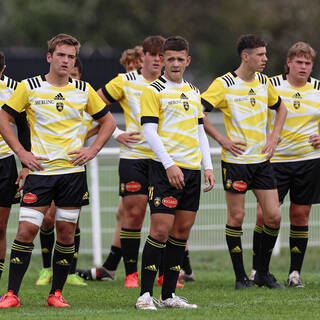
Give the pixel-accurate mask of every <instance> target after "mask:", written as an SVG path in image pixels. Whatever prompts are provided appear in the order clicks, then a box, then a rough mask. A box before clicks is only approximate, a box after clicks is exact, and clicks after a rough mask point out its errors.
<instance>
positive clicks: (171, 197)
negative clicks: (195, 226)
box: [149, 160, 201, 214]
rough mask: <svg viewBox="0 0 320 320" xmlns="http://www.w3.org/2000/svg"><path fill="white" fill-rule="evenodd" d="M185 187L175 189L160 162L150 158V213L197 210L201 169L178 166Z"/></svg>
mask: <svg viewBox="0 0 320 320" xmlns="http://www.w3.org/2000/svg"><path fill="white" fill-rule="evenodd" d="M180 169H181V170H182V172H183V174H184V183H185V187H184V188H183V189H182V190H177V189H176V188H175V187H173V186H171V184H170V183H169V180H168V177H167V173H166V170H165V169H164V167H163V165H162V163H160V162H157V161H152V160H151V165H150V171H149V178H150V187H149V206H150V211H151V213H169V214H175V213H176V210H187V211H194V212H196V211H198V209H199V201H200V188H201V171H200V170H191V169H184V168H180Z"/></svg>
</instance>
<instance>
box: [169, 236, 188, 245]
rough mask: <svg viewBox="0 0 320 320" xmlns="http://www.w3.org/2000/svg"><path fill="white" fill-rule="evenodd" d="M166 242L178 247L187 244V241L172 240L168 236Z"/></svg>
mask: <svg viewBox="0 0 320 320" xmlns="http://www.w3.org/2000/svg"><path fill="white" fill-rule="evenodd" d="M168 242H170V243H172V244H173V245H175V246H178V247H185V246H186V245H187V241H179V240H174V239H172V238H170V237H169V238H168Z"/></svg>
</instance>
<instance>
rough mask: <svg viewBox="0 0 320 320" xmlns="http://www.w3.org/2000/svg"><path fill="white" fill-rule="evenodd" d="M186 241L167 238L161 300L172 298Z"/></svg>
mask: <svg viewBox="0 0 320 320" xmlns="http://www.w3.org/2000/svg"><path fill="white" fill-rule="evenodd" d="M186 245H187V240H183V239H176V238H173V237H171V236H169V239H168V241H167V245H166V250H165V253H164V277H163V285H162V291H161V297H162V300H165V299H168V298H172V294H173V293H175V291H176V285H177V281H178V277H179V273H180V270H181V263H182V260H183V255H184V252H185V249H186Z"/></svg>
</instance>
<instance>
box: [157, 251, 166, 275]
mask: <svg viewBox="0 0 320 320" xmlns="http://www.w3.org/2000/svg"><path fill="white" fill-rule="evenodd" d="M165 251H166V248H164V250H162V252H161V261H160V265H159V272H158V275H159V277H161V276H163V274H164V252H165Z"/></svg>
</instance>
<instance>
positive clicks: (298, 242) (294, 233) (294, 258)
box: [289, 225, 309, 274]
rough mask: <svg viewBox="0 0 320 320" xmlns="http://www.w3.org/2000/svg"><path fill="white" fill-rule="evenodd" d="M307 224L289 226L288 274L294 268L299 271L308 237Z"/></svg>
mask: <svg viewBox="0 0 320 320" xmlns="http://www.w3.org/2000/svg"><path fill="white" fill-rule="evenodd" d="M308 230H309V228H308V226H293V225H291V226H290V253H291V264H290V271H289V274H290V273H291V272H292V271H293V270H296V271H298V272H299V273H300V272H301V268H302V263H303V259H304V254H305V253H306V249H307V244H308V237H309V231H308Z"/></svg>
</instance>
